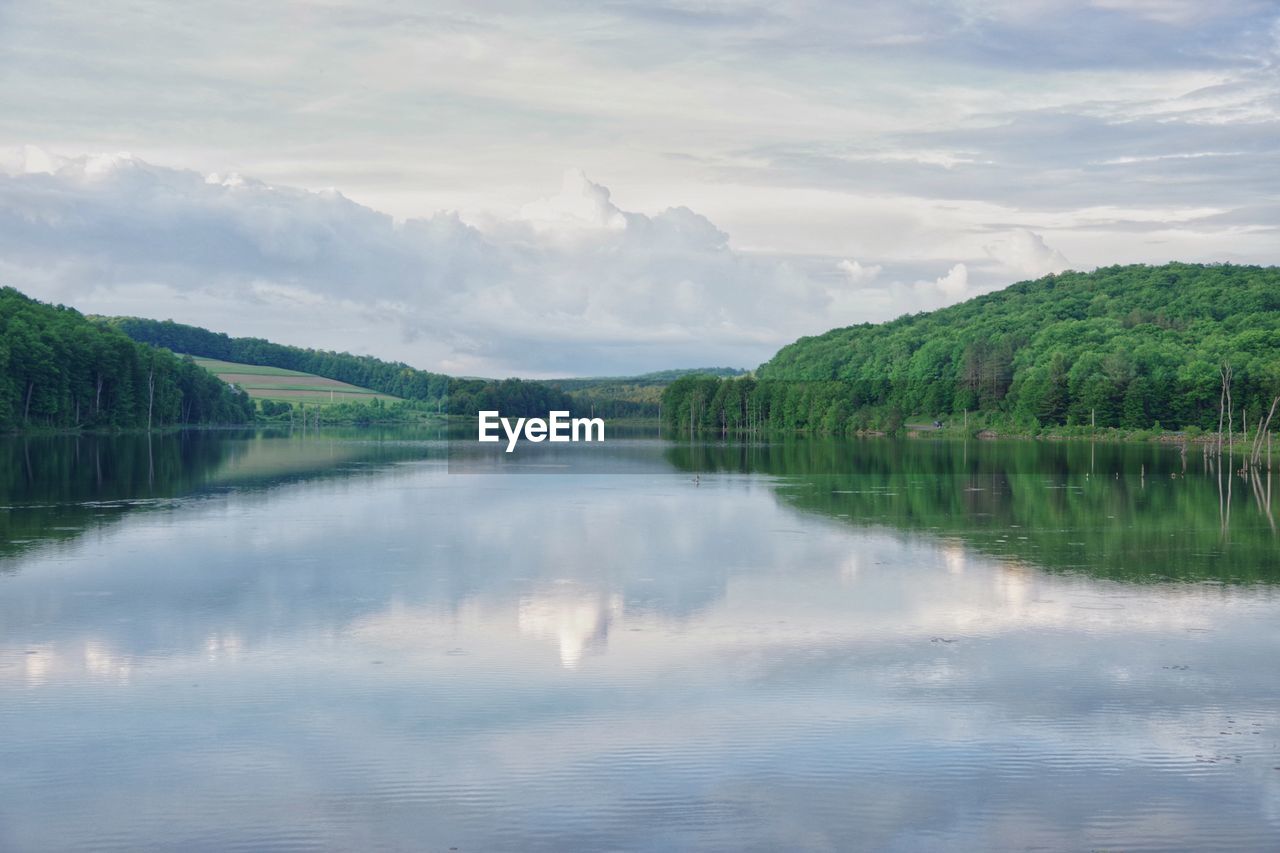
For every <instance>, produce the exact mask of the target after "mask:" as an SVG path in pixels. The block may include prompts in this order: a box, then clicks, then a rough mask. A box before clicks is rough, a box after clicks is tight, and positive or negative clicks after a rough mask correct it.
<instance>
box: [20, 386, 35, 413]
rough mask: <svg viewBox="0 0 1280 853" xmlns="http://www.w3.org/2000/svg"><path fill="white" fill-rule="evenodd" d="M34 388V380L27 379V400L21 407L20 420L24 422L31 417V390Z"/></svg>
mask: <svg viewBox="0 0 1280 853" xmlns="http://www.w3.org/2000/svg"><path fill="white" fill-rule="evenodd" d="M35 389H36V381H35V380H34V379H28V380H27V402H26V404H25V405H23V407H22V422H23V423H26V422H27V421H28V420H29V419H30V417H31V392H33V391H34V390H35Z"/></svg>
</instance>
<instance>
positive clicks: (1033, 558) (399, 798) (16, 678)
mask: <svg viewBox="0 0 1280 853" xmlns="http://www.w3.org/2000/svg"><path fill="white" fill-rule="evenodd" d="M1224 467H1225V466H1224ZM0 492H2V493H3V494H2V495H0V503H2V504H3V509H2V510H0V850H4V851H42V853H43V851H62V850H122V851H124V850H129V851H133V850H174V851H178V850H181V851H198V850H210V851H227V850H253V851H259V850H261V851H277V850H278V851H285V850H288V851H302V850H353V851H354V850H360V851H365V850H370V851H372V850H440V851H448V850H451V849H455V848H456V849H457V850H459V851H507V850H510V851H539V850H546V851H577V850H590V851H595V850H637V851H671V850H709V851H742V850H868V849H874V850H902V851H917V850H939V851H941V850H948V851H950V850H1026V849H1050V850H1064V849H1070V850H1088V849H1125V850H1157V849H1171V848H1172V849H1191V850H1211V849H1239V850H1257V849H1267V848H1271V849H1274V847H1275V845H1276V840H1277V838H1280V595H1278V594H1277V593H1278V591H1280V537H1278V536H1277V532H1276V516H1277V514H1278V513H1277V511H1276V510H1274V509H1273V508H1272V506H1271V504H1270V499H1269V496H1270V493H1271V483H1270V481H1269V480H1268V479H1267V478H1266V477H1265V476H1263V477H1261V478H1253V479H1246V478H1243V477H1240V476H1238V475H1228V474H1225V473H1223V474H1220V473H1219V472H1217V471H1216V470H1215V467H1214V466H1213V464H1212V462H1211V460H1208V459H1207V458H1206V457H1205V456H1204V453H1203V450H1202V449H1201V448H1199V447H1193V448H1190V449H1189V450H1188V451H1187V452H1186V453H1185V454H1184V453H1182V452H1181V451H1180V449H1179V448H1178V447H1177V446H1165V445H1141V446H1139V445H1133V446H1117V445H1105V444H1099V445H1096V446H1095V445H1090V444H1088V443H1078V442H1077V443H1060V444H1053V443H1037V442H1010V443H1004V442H977V441H970V442H945V441H929V440H924V439H921V440H905V441H893V440H887V439H881V440H873V439H868V440H861V441H855V440H848V441H828V440H816V439H815V440H799V439H797V440H793V441H786V442H778V443H773V444H766V443H756V444H734V443H729V444H718V443H705V444H695V445H690V444H688V443H680V442H671V441H662V440H658V439H656V438H654V437H645V436H632V437H623V438H618V439H617V440H615V439H613V438H610V440H609V441H607V442H606V443H605V444H604V445H600V446H596V447H592V448H589V449H588V448H579V447H576V446H575V447H571V448H568V449H566V448H563V447H561V448H557V449H555V450H554V451H553V450H551V449H550V448H548V447H545V446H529V445H521V447H520V448H519V449H518V450H517V451H516V453H514V454H510V456H504V455H500V454H488V453H478V452H474V448H467V447H463V446H459V443H458V442H453V443H452V444H450V443H449V442H448V441H446V440H445V439H444V438H443V437H442V436H439V435H436V434H432V433H412V432H395V431H375V430H369V431H356V430H347V431H341V430H335V431H321V432H319V433H310V434H300V433H294V434H288V433H269V432H242V433H240V432H189V433H181V434H177V435H165V436H154V437H151V438H148V437H146V436H123V437H94V436H84V437H80V438H74V437H50V438H28V439H22V438H8V439H3V440H2V441H0Z"/></svg>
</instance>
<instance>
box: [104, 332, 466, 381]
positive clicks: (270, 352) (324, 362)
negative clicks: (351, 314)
mask: <svg viewBox="0 0 1280 853" xmlns="http://www.w3.org/2000/svg"><path fill="white" fill-rule="evenodd" d="M95 319H97V320H98V321H99V322H101V323H104V324H105V325H107V326H110V327H111V328H114V329H118V330H120V331H121V332H123V333H124V334H126V335H128V336H129V337H131V338H133V339H134V340H135V341H139V342H140V343H145V344H150V345H151V346H156V347H164V348H165V349H169V350H172V351H174V352H182V353H189V354H190V355H193V356H197V357H200V358H212V359H218V360H219V361H229V362H236V363H239V364H256V365H260V366H263V367H279V368H283V369H285V370H297V371H301V372H302V373H311V374H315V375H316V376H323V377H326V378H328V379H336V380H337V381H339V382H347V383H349V384H351V385H355V386H358V387H360V388H371V389H373V390H375V391H381V392H382V393H383V394H389V395H391V396H393V397H403V398H405V399H409V400H438V399H440V398H441V397H443V396H445V394H446V393H447V391H448V385H449V377H448V376H445V375H444V374H441V373H429V372H427V371H425V370H415V369H414V368H412V367H410V366H409V365H407V364H403V363H401V362H392V361H383V360H382V359H378V358H373V357H372V356H367V355H352V354H351V353H346V352H329V351H327V350H314V349H304V348H303V347H293V346H287V345H285V344H277V343H272V342H271V341H267V340H263V339H262V338H233V337H230V336H228V335H225V334H223V333H221V332H211V331H209V330H208V329H202V328H200V327H199V326H188V325H186V324H184V323H175V322H173V321H172V320H147V319H144V318H142V317H100V318H95Z"/></svg>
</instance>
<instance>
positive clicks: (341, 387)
mask: <svg viewBox="0 0 1280 853" xmlns="http://www.w3.org/2000/svg"><path fill="white" fill-rule="evenodd" d="M195 362H196V364H199V365H200V366H201V367H203V368H205V369H206V370H208V371H210V372H211V373H214V374H216V375H217V376H218V378H220V379H222V380H223V381H224V382H229V383H231V384H233V385H236V386H237V387H240V388H243V389H244V390H245V392H246V393H248V395H249V396H250V397H253V398H254V399H258V400H280V401H286V402H290V403H341V402H346V401H353V400H359V401H365V402H368V401H370V400H388V401H391V400H398V399H399V398H398V397H393V396H391V395H390V394H380V393H378V392H377V391H373V390H370V389H368V388H361V387H359V386H358V385H351V384H348V383H346V382H339V381H338V380H336V379H327V378H325V377H323V376H315V375H314V374H310V373H303V372H301V371H298V370H285V369H284V368H280V367H263V366H261V365H256V364H237V363H235V362H230V361H219V360H218V359H213V358H196V359H195Z"/></svg>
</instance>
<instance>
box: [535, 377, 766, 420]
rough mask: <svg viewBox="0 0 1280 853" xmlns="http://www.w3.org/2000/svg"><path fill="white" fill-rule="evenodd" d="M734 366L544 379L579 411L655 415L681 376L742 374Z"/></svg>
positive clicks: (617, 415)
mask: <svg viewBox="0 0 1280 853" xmlns="http://www.w3.org/2000/svg"><path fill="white" fill-rule="evenodd" d="M746 372H747V371H745V370H742V369H740V368H736V367H694V368H680V369H675V370H658V371H654V372H653V373H642V374H640V375H638V376H597V377H587V378H574V379H551V380H547V382H548V383H549V384H551V385H554V386H556V387H558V388H561V389H563V390H564V391H565V392H567V393H568V394H569V396H570V397H571V398H573V403H574V407H575V409H576V410H578V411H579V412H581V413H584V414H591V415H593V416H599V417H603V418H656V417H658V415H659V414H661V403H662V392H663V391H664V390H665V389H666V387H667V386H668V385H670V384H671V383H672V382H674V381H675V380H677V379H679V378H680V377H682V376H692V375H698V376H718V377H723V378H728V377H732V376H742V375H743V374H745V373H746Z"/></svg>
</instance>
